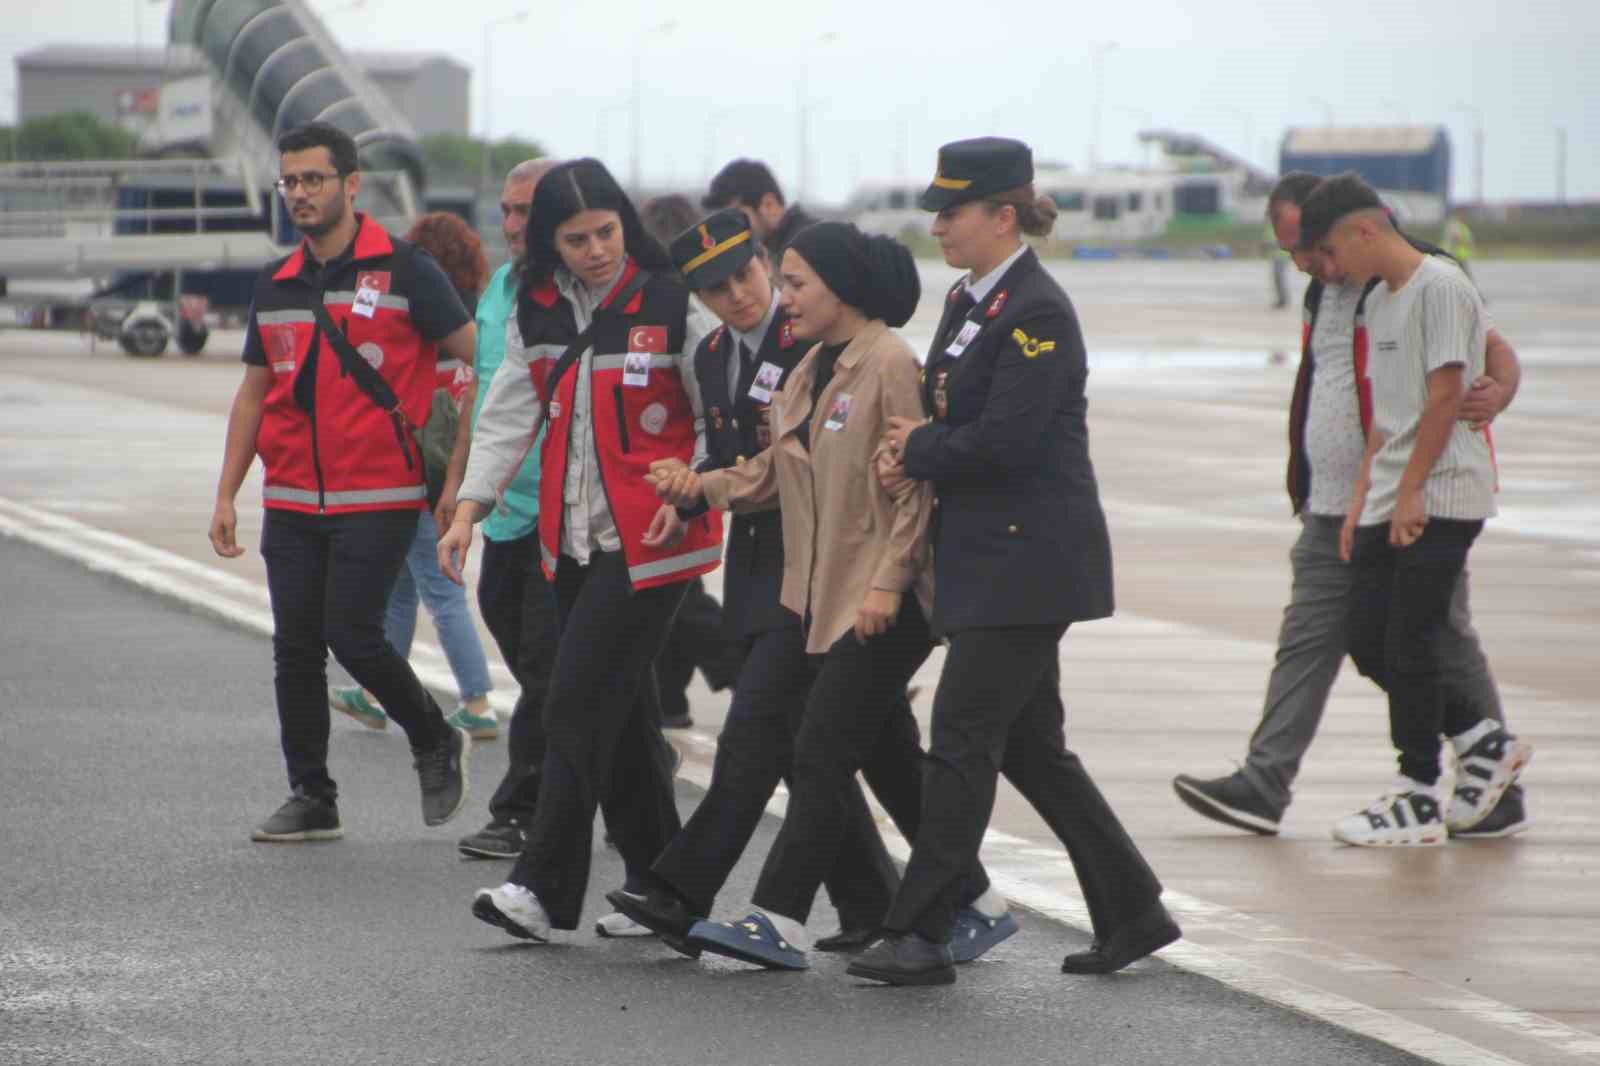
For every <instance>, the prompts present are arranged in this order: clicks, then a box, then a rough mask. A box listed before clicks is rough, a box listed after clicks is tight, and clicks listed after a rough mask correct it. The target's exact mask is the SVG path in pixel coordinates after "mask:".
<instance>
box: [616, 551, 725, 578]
mask: <svg viewBox="0 0 1600 1066" xmlns="http://www.w3.org/2000/svg"><path fill="white" fill-rule="evenodd" d="M721 558H722V545H720V544H716V545H713V546H711V547H709V548H701V549H700V550H699V551H697V552H688V553H686V554H684V555H674V556H672V558H670V559H657V560H656V561H655V562H653V563H640V564H639V565H638V566H630V567H628V578H629V579H630V580H632V581H636V582H637V581H649V580H650V579H651V578H653V577H661V576H662V575H664V574H675V573H677V572H678V571H680V570H692V569H694V568H695V567H697V566H703V565H705V564H706V563H714V562H717V561H718V560H720V559H721Z"/></svg>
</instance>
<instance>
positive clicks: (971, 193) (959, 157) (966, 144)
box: [920, 137, 1033, 211]
mask: <svg viewBox="0 0 1600 1066" xmlns="http://www.w3.org/2000/svg"><path fill="white" fill-rule="evenodd" d="M1032 181H1033V149H1031V148H1029V147H1028V146H1027V145H1026V144H1023V143H1022V142H1021V141H1016V140H1012V139H1011V138H1009V137H973V138H971V139H970V140H965V141H951V142H950V143H949V144H947V145H945V146H944V147H943V148H940V149H939V170H938V173H937V174H935V175H934V178H933V184H931V185H929V186H928V188H927V189H926V191H924V192H923V194H922V199H921V201H920V202H921V205H922V209H923V210H924V211H943V210H944V209H945V208H947V207H954V206H956V205H957V204H964V203H967V202H968V201H971V200H982V199H983V198H984V197H986V196H993V195H994V194H995V193H1001V192H1005V191H1007V190H1008V189H1016V188H1020V187H1021V186H1023V185H1028V184H1030V183H1031V182H1032Z"/></svg>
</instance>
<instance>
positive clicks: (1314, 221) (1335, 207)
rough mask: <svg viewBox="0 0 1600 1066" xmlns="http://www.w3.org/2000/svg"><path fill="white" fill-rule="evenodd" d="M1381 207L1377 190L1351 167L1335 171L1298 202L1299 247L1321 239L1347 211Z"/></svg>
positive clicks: (1308, 246) (1352, 211)
mask: <svg viewBox="0 0 1600 1066" xmlns="http://www.w3.org/2000/svg"><path fill="white" fill-rule="evenodd" d="M1382 210H1383V201H1382V200H1381V199H1380V198H1379V197H1378V194H1377V192H1375V191H1374V190H1373V188H1372V186H1370V185H1368V184H1367V183H1366V182H1364V181H1362V180H1361V178H1360V176H1359V175H1357V174H1356V173H1355V172H1354V171H1346V172H1345V173H1343V174H1338V175H1335V176H1334V177H1331V178H1329V179H1328V180H1326V181H1324V182H1322V183H1321V184H1320V185H1318V186H1317V187H1316V188H1314V189H1312V190H1311V192H1310V193H1309V194H1308V195H1307V196H1306V198H1305V202H1303V203H1302V204H1301V205H1300V247H1302V248H1310V247H1312V246H1313V245H1315V244H1316V243H1317V242H1319V241H1321V240H1322V239H1323V238H1324V237H1326V236H1327V235H1328V232H1329V231H1330V230H1332V229H1333V227H1334V226H1336V225H1337V224H1338V222H1339V220H1340V219H1342V218H1344V217H1345V216H1346V215H1352V214H1355V213H1356V212H1357V211H1382Z"/></svg>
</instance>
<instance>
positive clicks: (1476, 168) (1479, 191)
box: [1455, 102, 1483, 204]
mask: <svg viewBox="0 0 1600 1066" xmlns="http://www.w3.org/2000/svg"><path fill="white" fill-rule="evenodd" d="M1455 109H1456V110H1457V111H1465V112H1467V113H1468V114H1470V115H1471V116H1472V199H1473V201H1474V202H1475V203H1478V204H1482V203H1483V109H1482V108H1479V107H1475V106H1473V105H1472V104H1469V103H1465V102H1460V103H1457V104H1456V106H1455Z"/></svg>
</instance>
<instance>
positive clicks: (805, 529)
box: [655, 222, 985, 970]
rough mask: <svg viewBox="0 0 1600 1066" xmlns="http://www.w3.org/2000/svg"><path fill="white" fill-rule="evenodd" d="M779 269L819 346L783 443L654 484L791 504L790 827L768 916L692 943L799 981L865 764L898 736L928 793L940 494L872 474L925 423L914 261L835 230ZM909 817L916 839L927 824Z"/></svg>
mask: <svg viewBox="0 0 1600 1066" xmlns="http://www.w3.org/2000/svg"><path fill="white" fill-rule="evenodd" d="M781 271H782V302H783V306H784V309H785V310H786V311H787V312H788V314H789V316H790V320H791V322H792V323H793V328H794V332H795V335H796V336H797V337H800V338H801V339H803V340H809V341H813V342H815V347H813V348H812V349H811V351H810V352H808V353H807V354H806V356H805V358H804V359H803V360H801V362H800V363H799V364H798V365H797V366H796V367H795V368H794V370H793V371H791V372H790V375H789V378H788V381H787V382H786V383H785V384H784V387H783V389H782V390H781V391H780V392H778V393H777V394H775V395H774V396H773V399H772V413H771V421H772V427H773V442H772V445H771V446H770V447H768V448H767V449H766V450H765V451H763V452H761V453H760V454H759V455H756V456H754V457H752V458H751V459H749V460H747V461H746V462H744V463H742V464H740V465H738V466H734V467H728V468H725V469H721V470H715V471H710V472H707V473H704V474H699V475H696V474H695V473H693V472H692V471H689V470H684V469H682V468H680V467H678V466H677V465H676V464H671V463H658V464H656V471H655V476H656V482H657V486H658V491H660V492H661V494H662V496H663V497H664V498H666V499H668V500H670V501H671V502H674V503H677V504H680V505H683V506H685V507H688V506H691V505H693V504H696V503H698V502H699V501H700V500H701V499H702V498H703V499H705V500H706V501H708V502H709V503H710V504H711V505H712V506H713V507H715V508H720V509H724V510H727V509H754V508H758V507H760V506H762V505H763V504H768V503H770V502H771V501H772V500H774V499H775V498H776V499H777V500H778V501H779V508H780V511H781V513H782V516H783V519H782V522H783V545H784V572H783V587H782V593H781V599H782V602H783V605H784V606H785V607H787V608H789V609H790V610H792V611H794V612H795V613H796V614H798V615H800V616H801V618H803V619H805V621H806V626H807V630H806V651H807V652H808V653H809V654H811V655H812V656H813V663H814V665H815V668H816V671H817V673H816V679H815V681H814V682H813V684H812V687H811V691H810V695H809V697H808V699H807V703H806V710H805V716H804V719H803V721H802V723H801V726H800V729H799V732H798V734H797V735H796V738H795V747H794V769H793V776H792V778H791V780H790V784H789V808H788V813H787V815H786V816H785V818H784V824H783V829H782V830H781V831H780V833H779V835H778V839H777V841H776V842H775V843H774V844H773V847H772V851H771V852H770V853H769V854H768V856H767V860H766V863H765V865H764V866H763V868H762V871H761V878H760V880H759V881H758V882H757V885H756V891H755V896H754V903H755V909H754V911H753V912H752V913H750V914H749V915H747V916H746V917H745V918H743V919H741V920H739V921H736V922H712V921H701V922H697V923H695V925H694V926H693V927H692V928H691V930H690V932H689V938H688V939H689V942H690V943H691V944H692V945H695V946H698V947H700V948H702V949H704V950H706V951H711V952H715V953H717V954H722V955H728V956H731V957H733V958H737V959H742V960H744V961H746V962H751V963H755V964H756V965H759V966H765V967H768V968H772V969H790V970H793V969H804V968H805V966H806V951H807V949H808V948H809V947H810V940H811V938H810V935H809V933H808V931H807V930H806V928H805V923H806V920H807V918H808V916H809V914H810V910H811V904H812V901H813V899H814V898H815V896H816V892H817V889H818V887H819V886H820V884H821V879H822V875H823V874H824V873H825V872H826V871H827V870H828V869H829V868H830V867H831V866H832V865H833V861H834V858H835V854H836V852H837V849H838V846H839V841H840V839H841V838H842V837H843V836H844V833H845V830H846V828H847V827H848V826H849V825H850V824H851V823H850V822H848V821H847V817H848V799H849V795H850V787H851V784H852V782H853V778H854V775H855V773H856V771H857V770H859V769H860V768H861V765H862V763H863V761H864V759H865V758H866V756H867V753H868V752H873V751H874V749H876V752H877V753H876V755H875V758H878V759H882V758H883V757H884V756H883V750H884V749H883V747H881V746H880V738H888V739H890V742H891V746H892V749H893V751H894V752H895V755H894V757H895V758H898V759H900V760H901V761H902V763H903V765H904V769H905V775H904V778H903V779H904V780H905V782H906V785H907V788H908V789H909V790H910V791H911V792H912V793H913V794H914V795H916V796H919V797H920V789H921V757H922V751H921V747H920V743H919V738H918V733H917V726H916V722H915V720H914V719H913V718H912V717H911V713H910V709H909V707H908V706H907V705H906V704H905V703H904V702H903V701H902V700H899V699H897V698H896V697H897V696H898V695H899V693H901V692H902V691H903V690H904V688H905V685H906V682H907V681H908V680H910V678H911V675H912V674H914V673H915V672H916V670H917V668H918V667H919V666H921V665H922V662H923V661H924V660H925V659H926V658H927V656H928V653H929V652H930V651H931V650H932V648H933V640H932V638H931V637H930V636H929V635H928V623H927V616H926V614H925V611H926V608H927V604H928V603H929V602H930V600H929V597H930V593H931V589H930V587H929V583H928V572H927V568H926V566H925V554H926V552H925V543H926V537H927V527H928V520H929V517H930V514H931V511H932V495H931V492H930V491H929V490H928V487H927V486H926V485H921V484H919V483H916V482H912V481H910V480H905V481H902V482H901V483H900V484H898V485H895V486H891V487H885V486H884V485H883V484H881V483H880V480H879V478H878V476H877V475H876V473H875V469H874V468H875V464H876V463H877V461H878V458H879V456H878V445H879V441H880V440H881V438H882V436H883V433H884V432H885V431H886V430H887V428H888V427H889V425H890V424H891V423H890V420H891V419H892V418H894V417H896V416H898V417H905V418H921V417H922V416H923V405H922V397H921V394H920V391H919V388H918V384H917V374H918V368H917V362H916V359H915V357H914V356H913V355H912V353H911V349H910V348H909V347H908V346H907V345H906V343H905V342H904V341H903V340H901V339H900V338H899V337H898V336H897V335H896V334H895V333H893V332H892V331H891V329H890V327H891V326H900V325H903V324H904V323H905V322H906V320H907V319H909V318H910V317H911V314H912V312H913V311H914V310H915V309H916V306H917V299H918V297H919V296H920V292H921V290H920V285H919V282H918V279H917V272H916V264H915V263H914V262H913V261H912V258H911V254H910V253H909V252H908V251H907V250H906V249H905V247H904V246H903V245H901V244H900V243H899V242H897V241H894V240H891V239H890V238H887V237H868V236H866V235H864V234H862V233H861V232H860V231H859V230H857V229H856V228H855V227H854V226H851V225H848V224H845V223H838V222H823V223H819V224H817V225H815V226H812V227H810V228H808V229H805V230H802V231H801V232H800V233H799V234H798V235H797V236H796V237H795V238H794V240H793V242H792V243H790V245H789V246H788V248H787V249H786V250H785V252H784V254H783V261H782V265H781ZM897 813H904V814H905V818H906V820H907V821H903V822H902V824H901V826H900V828H901V830H902V831H903V832H905V833H906V834H907V835H908V836H914V835H915V833H916V825H915V824H914V823H915V818H916V812H915V810H913V811H904V810H903V808H902V812H897ZM908 822H909V824H907V823H908ZM974 876H975V877H979V878H981V875H976V874H975V875H974ZM974 887H975V888H977V889H982V888H983V887H985V886H984V885H982V884H977V885H975V886H974ZM976 894H977V893H976V892H971V893H969V894H968V895H969V896H970V895H976Z"/></svg>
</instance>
